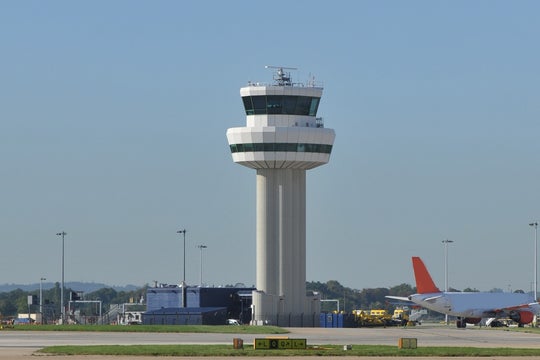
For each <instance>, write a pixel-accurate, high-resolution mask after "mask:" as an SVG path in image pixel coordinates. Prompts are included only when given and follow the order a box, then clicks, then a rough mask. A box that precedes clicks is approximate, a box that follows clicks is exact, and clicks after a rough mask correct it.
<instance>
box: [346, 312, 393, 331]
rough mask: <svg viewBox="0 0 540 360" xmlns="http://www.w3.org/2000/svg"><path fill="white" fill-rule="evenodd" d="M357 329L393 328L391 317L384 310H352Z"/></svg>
mask: <svg viewBox="0 0 540 360" xmlns="http://www.w3.org/2000/svg"><path fill="white" fill-rule="evenodd" d="M353 315H354V317H355V320H356V323H357V325H358V327H374V326H393V325H395V324H394V322H393V320H392V316H391V315H390V314H388V312H387V311H386V310H382V309H373V310H353Z"/></svg>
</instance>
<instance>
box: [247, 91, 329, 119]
mask: <svg viewBox="0 0 540 360" xmlns="http://www.w3.org/2000/svg"><path fill="white" fill-rule="evenodd" d="M242 101H243V102H244V108H245V110H246V115H307V116H316V115H317V110H318V108H319V101H320V98H316V97H310V96H292V95H291V96H289V95H287V96H283V95H260V96H244V97H242Z"/></svg>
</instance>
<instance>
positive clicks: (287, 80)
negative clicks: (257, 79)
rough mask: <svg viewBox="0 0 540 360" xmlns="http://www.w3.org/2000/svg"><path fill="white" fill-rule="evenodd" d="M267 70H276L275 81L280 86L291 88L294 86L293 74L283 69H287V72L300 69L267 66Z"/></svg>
mask: <svg viewBox="0 0 540 360" xmlns="http://www.w3.org/2000/svg"><path fill="white" fill-rule="evenodd" d="M265 68H266V69H276V72H275V73H274V81H275V82H276V83H277V84H278V85H279V86H291V85H292V82H291V73H290V72H285V71H283V69H285V70H298V68H293V67H285V66H271V65H266V66H265Z"/></svg>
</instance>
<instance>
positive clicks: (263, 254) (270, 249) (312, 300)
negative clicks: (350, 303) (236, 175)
mask: <svg viewBox="0 0 540 360" xmlns="http://www.w3.org/2000/svg"><path fill="white" fill-rule="evenodd" d="M277 74H278V76H277V78H275V80H276V84H273V85H265V84H259V83H257V84H252V83H250V84H249V85H248V86H246V87H243V88H241V89H240V95H241V96H242V101H243V103H244V108H245V111H246V126H245V127H238V128H230V129H228V130H227V139H228V142H229V146H230V149H231V153H232V158H233V161H234V162H236V163H239V164H241V165H244V166H247V167H249V168H252V169H256V170H257V235H256V237H257V239H256V240H257V250H256V251H257V276H256V287H257V291H254V293H253V322H254V323H255V324H266V323H272V324H277V325H284V326H303V325H304V326H312V325H311V324H312V323H313V321H314V319H317V320H318V314H319V312H320V303H319V301H318V298H317V297H313V296H307V294H306V170H308V169H313V168H315V167H317V166H320V165H324V164H326V163H327V162H328V161H329V158H330V153H331V150H332V146H333V143H334V138H335V133H334V130H332V129H326V128H324V126H323V122H322V119H320V118H317V117H316V115H317V110H318V106H319V102H320V98H321V96H322V87H317V86H314V85H313V84H310V85H308V86H297V85H295V84H293V83H292V82H291V81H290V76H289V74H286V73H285V72H284V71H283V68H278V72H277Z"/></svg>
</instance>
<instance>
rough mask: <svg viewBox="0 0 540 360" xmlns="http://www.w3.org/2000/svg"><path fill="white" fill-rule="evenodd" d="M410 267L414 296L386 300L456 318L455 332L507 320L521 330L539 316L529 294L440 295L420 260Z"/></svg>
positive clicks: (447, 293)
mask: <svg viewBox="0 0 540 360" xmlns="http://www.w3.org/2000/svg"><path fill="white" fill-rule="evenodd" d="M412 263H413V269H414V277H415V279H416V291H417V293H416V294H413V295H410V296H408V297H401V296H387V298H389V299H395V300H401V301H411V302H413V303H415V304H417V305H420V306H422V307H424V308H427V309H429V310H433V311H436V312H439V313H443V314H447V315H451V316H456V317H457V321H456V325H457V327H458V328H464V327H465V326H466V325H467V324H478V323H479V322H480V321H481V320H482V318H510V319H512V320H514V321H515V322H517V323H518V324H519V325H520V326H523V324H528V323H530V322H532V321H533V320H534V316H535V315H536V314H538V313H539V312H540V304H539V303H538V302H535V301H534V299H533V297H532V296H531V295H529V294H520V293H488V292H465V293H464V292H443V291H440V290H439V288H437V286H436V285H435V283H434V282H433V279H432V278H431V275H430V274H429V272H428V270H427V268H426V266H425V265H424V262H423V261H422V259H420V258H419V257H416V256H415V257H413V258H412Z"/></svg>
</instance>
